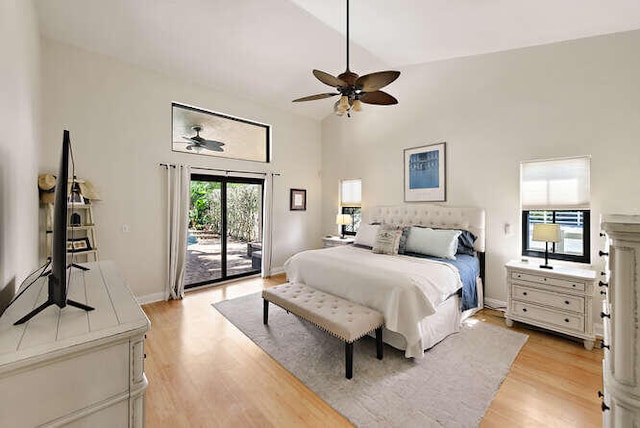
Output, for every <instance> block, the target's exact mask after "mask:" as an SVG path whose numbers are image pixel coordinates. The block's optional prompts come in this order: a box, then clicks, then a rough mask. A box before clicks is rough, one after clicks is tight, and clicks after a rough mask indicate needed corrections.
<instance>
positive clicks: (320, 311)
mask: <svg viewBox="0 0 640 428" xmlns="http://www.w3.org/2000/svg"><path fill="white" fill-rule="evenodd" d="M262 298H263V299H264V301H263V302H264V315H263V323H264V324H268V322H269V302H271V303H273V304H275V305H278V306H280V307H281V308H282V309H284V310H286V311H287V312H290V313H292V314H294V315H296V316H298V317H299V318H302V319H304V320H306V321H309V322H312V323H313V324H315V325H316V326H318V327H319V328H321V329H322V330H325V331H327V332H329V333H331V334H333V335H334V336H336V337H338V338H340V339H342V340H343V341H344V343H345V348H344V351H345V372H346V374H345V376H346V377H347V379H351V377H352V376H353V342H355V341H356V340H358V339H360V338H361V337H362V336H364V335H366V334H367V333H369V332H371V331H373V330H375V331H376V354H377V357H378V359H379V360H381V359H382V326H383V324H384V317H383V316H382V314H381V313H380V312H377V311H375V310H373V309H371V308H368V307H366V306H362V305H358V304H356V303H353V302H350V301H348V300H345V299H343V298H341V297H337V296H334V295H332V294H328V293H325V292H322V291H320V290H316V289H314V288H311V287H308V286H306V285H304V284H296V283H288V282H287V283H286V284H282V285H278V286H276V287H272V288H268V289H266V290H263V291H262Z"/></svg>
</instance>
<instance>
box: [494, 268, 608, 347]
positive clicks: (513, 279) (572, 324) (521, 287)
mask: <svg viewBox="0 0 640 428" xmlns="http://www.w3.org/2000/svg"><path fill="white" fill-rule="evenodd" d="M505 267H506V268H507V285H508V287H507V294H508V301H507V313H506V314H505V322H506V324H507V326H508V327H511V326H512V325H513V321H520V322H523V323H526V324H531V325H535V326H538V327H542V328H546V329H548V330H553V331H556V332H558V333H563V334H566V335H569V336H573V337H578V338H580V339H582V340H583V341H584V347H585V349H587V350H591V349H593V343H594V341H595V334H594V333H593V293H594V291H595V283H596V273H595V272H594V271H592V270H589V269H574V268H567V267H563V266H554V267H553V269H543V268H540V266H539V263H538V262H537V261H536V262H534V261H531V262H521V261H515V260H514V261H510V262H509V263H507V264H506V266H505Z"/></svg>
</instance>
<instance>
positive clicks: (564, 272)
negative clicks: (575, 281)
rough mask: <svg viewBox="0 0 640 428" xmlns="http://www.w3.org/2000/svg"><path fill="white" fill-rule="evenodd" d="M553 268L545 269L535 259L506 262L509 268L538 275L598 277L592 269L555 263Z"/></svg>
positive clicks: (587, 278) (593, 278) (591, 278)
mask: <svg viewBox="0 0 640 428" xmlns="http://www.w3.org/2000/svg"><path fill="white" fill-rule="evenodd" d="M552 266H553V269H544V268H541V267H540V263H539V262H538V261H535V260H531V261H528V262H523V261H520V260H511V261H510V262H508V263H507V264H506V267H507V268H509V269H518V270H522V271H527V272H529V273H532V274H536V275H545V276H560V277H572V278H580V279H586V280H590V281H593V280H595V279H596V272H595V271H593V270H591V269H580V268H572V267H566V266H558V265H553V264H552Z"/></svg>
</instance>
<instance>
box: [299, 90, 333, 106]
mask: <svg viewBox="0 0 640 428" xmlns="http://www.w3.org/2000/svg"><path fill="white" fill-rule="evenodd" d="M336 95H340V94H339V93H337V92H332V93H327V94H317V95H309V96H308V97H302V98H298V99H297V100H293V102H294V103H297V102H300V101H314V100H321V99H323V98H330V97H333V96H336Z"/></svg>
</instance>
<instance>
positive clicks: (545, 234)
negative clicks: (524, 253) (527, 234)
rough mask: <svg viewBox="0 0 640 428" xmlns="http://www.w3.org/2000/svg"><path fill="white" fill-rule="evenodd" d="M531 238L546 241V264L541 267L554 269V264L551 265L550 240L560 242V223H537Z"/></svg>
mask: <svg viewBox="0 0 640 428" xmlns="http://www.w3.org/2000/svg"><path fill="white" fill-rule="evenodd" d="M531 240H532V241H542V242H544V264H543V265H540V267H541V268H544V269H553V266H551V265H549V242H560V225H559V224H549V223H535V224H534V225H533V237H532V238H531Z"/></svg>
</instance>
